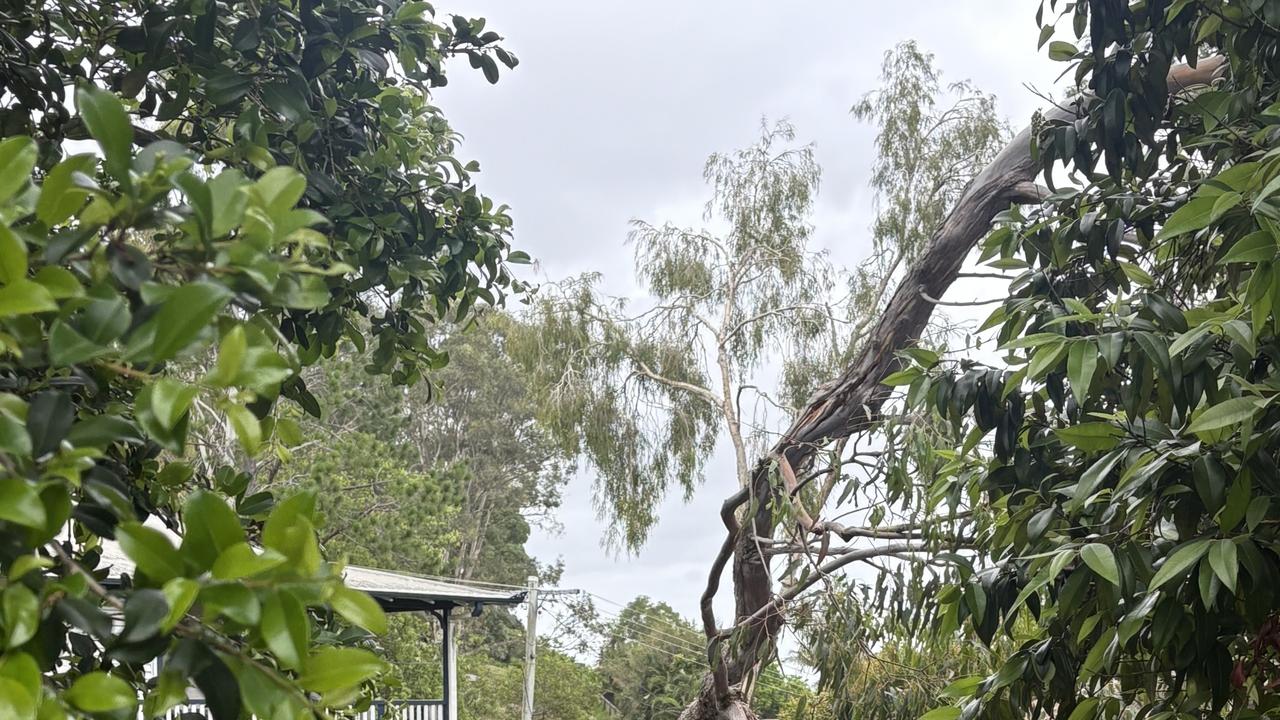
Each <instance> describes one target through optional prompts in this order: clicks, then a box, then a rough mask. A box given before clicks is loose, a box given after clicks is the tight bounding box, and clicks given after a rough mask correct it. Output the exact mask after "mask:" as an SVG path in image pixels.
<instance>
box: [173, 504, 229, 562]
mask: <svg viewBox="0 0 1280 720" xmlns="http://www.w3.org/2000/svg"><path fill="white" fill-rule="evenodd" d="M182 518H183V521H184V522H185V523H186V532H185V533H184V534H183V536H182V548H181V553H182V556H183V557H184V558H186V559H187V560H188V561H190V562H191V563H192V565H193V566H194V567H195V568H196V569H198V570H207V569H209V568H210V567H212V566H213V563H214V562H215V561H216V560H217V559H218V556H219V555H220V554H221V553H222V552H223V551H224V550H226V549H227V548H229V547H231V546H232V545H235V544H237V543H242V542H244V540H245V537H244V528H243V527H242V526H241V525H240V520H239V518H237V517H236V514H235V511H233V510H232V509H231V508H230V507H229V506H228V505H227V503H226V502H225V501H223V500H222V498H220V497H218V496H217V495H214V494H213V493H209V492H202V491H197V492H196V493H194V494H192V496H191V497H190V498H189V499H188V500H187V502H186V505H184V506H183V511H182Z"/></svg>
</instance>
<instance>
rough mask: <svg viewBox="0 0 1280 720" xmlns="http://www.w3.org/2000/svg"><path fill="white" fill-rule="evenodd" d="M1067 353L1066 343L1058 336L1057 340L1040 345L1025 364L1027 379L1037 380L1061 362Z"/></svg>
mask: <svg viewBox="0 0 1280 720" xmlns="http://www.w3.org/2000/svg"><path fill="white" fill-rule="evenodd" d="M1066 354H1067V343H1066V342H1064V341H1063V340H1062V338H1059V339H1058V341H1057V342H1053V343H1049V344H1046V345H1042V346H1040V347H1039V348H1038V349H1037V350H1036V351H1035V354H1034V355H1032V356H1031V362H1030V363H1028V364H1027V379H1029V380H1038V379H1039V378H1041V377H1043V376H1044V375H1046V374H1048V373H1049V372H1050V371H1052V370H1054V369H1056V368H1057V367H1058V365H1060V364H1061V363H1062V358H1063V357H1065V356H1066Z"/></svg>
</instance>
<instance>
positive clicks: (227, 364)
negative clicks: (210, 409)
mask: <svg viewBox="0 0 1280 720" xmlns="http://www.w3.org/2000/svg"><path fill="white" fill-rule="evenodd" d="M248 348H249V341H248V339H247V338H246V337H245V333H244V326H243V325H236V326H235V327H233V328H231V330H229V331H228V332H227V334H226V335H224V336H222V342H220V343H218V362H217V365H215V366H214V369H213V371H212V372H210V373H209V376H208V378H207V379H208V381H209V382H210V383H212V384H214V385H217V386H219V387H227V386H229V385H232V384H233V383H235V381H236V377H237V376H238V375H239V374H240V369H241V368H242V367H243V366H244V358H245V352H246V351H247V350H248Z"/></svg>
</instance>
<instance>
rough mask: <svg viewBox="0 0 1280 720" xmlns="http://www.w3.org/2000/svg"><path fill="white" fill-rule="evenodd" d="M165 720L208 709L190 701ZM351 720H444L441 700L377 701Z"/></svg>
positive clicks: (203, 715)
mask: <svg viewBox="0 0 1280 720" xmlns="http://www.w3.org/2000/svg"><path fill="white" fill-rule="evenodd" d="M165 717H166V720H190V719H191V718H193V717H197V718H207V717H210V716H209V712H208V708H206V707H205V704H204V701H202V700H191V701H189V702H187V703H185V704H183V705H179V706H177V707H175V708H174V709H172V710H170V711H169V713H168V715H166V716H165ZM350 717H351V718H352V720H445V717H444V701H443V700H391V701H386V700H377V701H375V702H374V703H373V706H372V707H370V708H369V709H368V710H365V711H364V712H360V713H356V714H354V715H351V716H350Z"/></svg>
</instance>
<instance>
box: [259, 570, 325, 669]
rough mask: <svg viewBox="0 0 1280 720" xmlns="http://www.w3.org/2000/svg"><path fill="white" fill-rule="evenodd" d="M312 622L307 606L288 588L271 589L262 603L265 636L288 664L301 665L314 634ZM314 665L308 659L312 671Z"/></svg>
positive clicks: (269, 645) (268, 644)
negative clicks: (284, 589)
mask: <svg viewBox="0 0 1280 720" xmlns="http://www.w3.org/2000/svg"><path fill="white" fill-rule="evenodd" d="M310 625H311V624H310V621H309V620H308V619H307V611H306V608H305V607H303V605H302V603H301V602H299V601H298V598H297V597H295V596H294V595H293V594H292V593H290V592H288V591H283V590H282V591H278V592H273V593H271V594H270V595H268V596H267V599H266V602H264V603H263V605H262V639H263V640H264V641H265V642H266V644H267V647H268V648H270V649H271V652H272V653H274V654H275V656H276V659H277V660H279V662H280V664H281V665H283V666H284V667H287V668H298V667H300V666H301V665H302V662H303V660H304V659H306V657H307V645H308V642H309V641H310V638H311V629H310ZM310 665H311V663H310V662H308V669H307V671H308V672H310V671H311V667H310ZM304 686H305V685H304ZM307 687H308V689H311V690H316V691H317V692H327V690H321V689H319V688H314V687H309V686H307Z"/></svg>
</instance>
